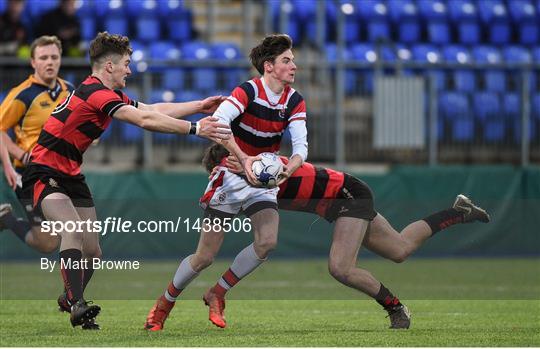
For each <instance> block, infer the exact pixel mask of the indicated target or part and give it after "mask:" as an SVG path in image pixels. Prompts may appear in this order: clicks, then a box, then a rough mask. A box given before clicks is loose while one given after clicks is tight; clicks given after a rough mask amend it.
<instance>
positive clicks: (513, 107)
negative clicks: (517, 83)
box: [502, 92, 521, 123]
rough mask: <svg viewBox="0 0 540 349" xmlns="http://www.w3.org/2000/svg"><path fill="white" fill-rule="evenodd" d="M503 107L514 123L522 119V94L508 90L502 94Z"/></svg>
mask: <svg viewBox="0 0 540 349" xmlns="http://www.w3.org/2000/svg"><path fill="white" fill-rule="evenodd" d="M502 98H503V100H502V109H503V112H504V115H505V116H506V118H507V119H508V120H510V121H511V122H512V123H513V122H515V121H518V122H519V120H521V96H520V95H519V94H518V93H516V92H508V93H504V94H503V95H502Z"/></svg>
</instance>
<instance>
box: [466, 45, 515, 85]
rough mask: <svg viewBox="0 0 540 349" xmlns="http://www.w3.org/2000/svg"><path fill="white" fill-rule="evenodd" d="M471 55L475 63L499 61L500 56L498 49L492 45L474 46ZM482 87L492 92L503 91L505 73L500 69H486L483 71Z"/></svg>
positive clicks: (500, 59) (500, 60)
mask: <svg viewBox="0 0 540 349" xmlns="http://www.w3.org/2000/svg"><path fill="white" fill-rule="evenodd" d="M472 55H473V58H474V60H475V62H477V63H501V62H502V56H501V53H500V52H499V50H498V49H496V48H495V47H493V46H484V45H480V46H474V47H473V49H472ZM482 76H483V82H484V88H485V89H486V90H488V91H492V92H505V91H506V86H507V81H506V74H505V72H504V71H502V70H500V69H499V70H496V69H488V70H486V71H484V72H483V74H482Z"/></svg>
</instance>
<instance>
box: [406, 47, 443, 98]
mask: <svg viewBox="0 0 540 349" xmlns="http://www.w3.org/2000/svg"><path fill="white" fill-rule="evenodd" d="M411 53H412V59H413V61H416V62H420V63H439V62H441V61H442V58H443V57H442V56H441V53H440V52H439V50H438V49H437V47H436V46H433V45H429V44H418V45H415V46H412V47H411ZM426 73H429V74H431V73H433V74H434V75H435V80H436V84H437V90H439V91H440V90H443V89H445V88H446V76H445V74H444V72H443V71H441V70H439V69H430V70H428V71H426Z"/></svg>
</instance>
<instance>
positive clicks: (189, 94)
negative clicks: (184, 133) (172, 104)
mask: <svg viewBox="0 0 540 349" xmlns="http://www.w3.org/2000/svg"><path fill="white" fill-rule="evenodd" d="M229 93H230V92H229ZM229 93H227V95H228V94H229ZM219 94H221V93H217V92H212V93H210V94H209V95H219ZM221 95H223V94H221ZM204 98H206V96H203V95H201V94H200V93H198V92H197V91H190V90H182V91H178V92H177V94H176V101H177V102H189V101H196V100H201V99H204ZM205 116H207V115H203V114H194V115H189V116H187V117H185V118H184V120H187V121H192V122H196V121H199V120H200V119H201V118H203V117H205ZM186 140H187V141H188V142H189V143H194V144H205V143H208V141H207V140H205V139H203V138H201V137H197V136H188V137H187V138H186Z"/></svg>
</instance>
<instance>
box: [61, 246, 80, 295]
mask: <svg viewBox="0 0 540 349" xmlns="http://www.w3.org/2000/svg"><path fill="white" fill-rule="evenodd" d="M81 257H82V253H81V251H80V250H77V249H74V248H71V249H68V250H63V251H60V273H61V274H62V279H63V280H64V287H65V289H66V291H67V298H68V300H69V302H70V303H71V304H74V303H75V302H77V301H78V300H79V299H81V298H82V296H83V288H82V269H81V268H80V262H81Z"/></svg>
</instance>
